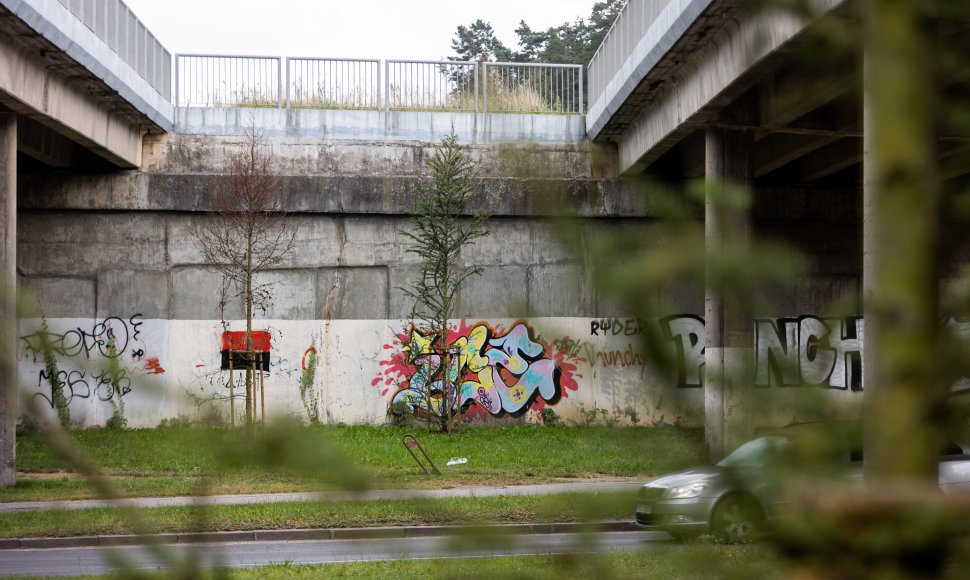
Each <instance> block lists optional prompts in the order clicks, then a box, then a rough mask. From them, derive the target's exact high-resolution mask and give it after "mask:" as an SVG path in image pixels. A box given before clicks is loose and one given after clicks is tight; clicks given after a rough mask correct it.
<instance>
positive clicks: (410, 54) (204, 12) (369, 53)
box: [124, 0, 596, 60]
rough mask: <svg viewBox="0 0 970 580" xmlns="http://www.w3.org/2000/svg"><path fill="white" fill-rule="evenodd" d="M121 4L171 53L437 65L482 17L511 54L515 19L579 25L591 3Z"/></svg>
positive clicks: (295, 0)
mask: <svg viewBox="0 0 970 580" xmlns="http://www.w3.org/2000/svg"><path fill="white" fill-rule="evenodd" d="M124 1H125V3H126V4H127V5H128V6H129V8H131V10H132V11H133V12H134V13H135V15H137V16H138V18H139V19H140V20H141V21H142V22H143V23H144V24H145V26H147V27H148V29H149V30H150V31H151V32H152V33H153V34H154V35H155V37H156V38H158V39H159V40H160V41H161V43H162V44H163V45H164V46H165V48H167V49H168V50H169V52H172V53H181V54H192V53H203V54H228V55H254V56H297V57H300V56H302V57H330V58H379V59H403V60H409V59H414V60H438V59H440V58H442V57H448V56H451V55H452V51H451V39H452V38H453V37H454V35H455V29H456V28H457V27H458V25H460V24H461V25H465V26H467V25H469V24H471V23H472V22H474V21H475V20H476V19H477V18H481V19H482V20H484V21H486V22H489V23H490V24H491V25H492V28H493V29H494V30H495V34H496V36H498V38H499V40H501V41H502V42H503V43H504V44H506V46H509V47H510V48H515V47H516V41H517V37H516V35H515V29H516V28H517V27H518V25H519V21H520V20H525V22H526V23H527V24H528V25H529V26H530V27H532V29H533V30H544V29H546V28H548V27H550V26H557V25H559V24H562V23H563V22H567V21H569V22H572V21H574V20H576V18H578V17H582V18H584V19H586V18H589V12H590V9H591V8H592V6H593V3H594V2H595V1H596V0H124Z"/></svg>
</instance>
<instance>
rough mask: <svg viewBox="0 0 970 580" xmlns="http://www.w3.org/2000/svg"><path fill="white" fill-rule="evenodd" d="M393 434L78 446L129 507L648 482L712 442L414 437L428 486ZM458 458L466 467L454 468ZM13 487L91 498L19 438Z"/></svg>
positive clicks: (147, 438)
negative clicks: (428, 460) (425, 457)
mask: <svg viewBox="0 0 970 580" xmlns="http://www.w3.org/2000/svg"><path fill="white" fill-rule="evenodd" d="M410 431H412V430H409V429H405V428H400V427H390V426H370V425H356V426H343V427H342V426H308V427H302V426H301V427H292V426H291V427H280V428H277V429H273V430H269V431H267V432H266V433H264V434H262V435H260V436H258V437H256V438H255V440H254V441H251V440H248V439H246V438H245V436H243V435H242V434H240V433H238V432H237V433H236V434H233V433H231V432H230V431H229V430H227V429H220V428H201V427H198V428H187V429H170V428H169V429H131V430H104V429H90V430H83V431H76V432H73V433H72V435H73V436H74V437H75V438H76V439H77V441H78V443H79V444H80V446H81V447H82V448H83V449H84V450H85V451H86V452H87V453H88V454H89V455H90V456H91V458H92V459H93V460H94V462H96V463H97V464H98V465H99V466H101V469H102V470H103V471H104V473H106V474H107V475H108V476H109V477H111V478H112V479H113V480H114V482H115V484H116V485H117V486H118V488H119V489H120V491H121V492H122V493H123V494H124V495H127V496H129V497H162V496H176V495H197V494H231V493H277V492H290V491H322V490H329V489H337V488H341V487H352V488H353V487H360V486H367V487H370V488H377V489H380V488H405V489H406V488H412V489H429V488H448V487H458V486H464V485H513V484H523V483H546V482H549V481H555V480H562V479H570V478H588V477H642V478H644V479H646V478H648V477H651V476H653V475H657V474H659V473H664V472H667V471H672V470H675V469H679V468H681V467H686V466H688V465H693V464H697V463H702V462H703V457H704V449H703V433H702V432H701V431H700V430H698V429H678V428H675V427H656V428H653V427H651V428H644V427H640V428H630V427H628V428H604V427H568V428H565V427H563V428H559V427H556V428H549V427H536V426H521V427H478V428H469V429H466V430H464V431H463V432H461V433H457V434H453V435H441V434H427V433H421V432H416V435H417V436H418V438H419V440H420V441H421V443H422V445H423V446H424V448H425V449H426V450H427V451H428V453H429V454H430V455H431V457H432V459H433V460H434V461H435V462H436V463H437V464H438V466H439V468H440V469H441V471H442V474H441V475H440V476H436V477H429V476H427V475H425V474H424V473H423V472H422V471H421V469H420V468H419V467H418V466H417V465H416V464H415V463H414V460H413V459H412V458H411V456H410V455H409V454H408V453H407V451H406V449H405V448H404V446H403V445H402V444H401V437H402V435H404V434H405V433H408V432H410ZM451 457H464V458H466V459H468V462H467V463H464V464H461V465H458V466H446V465H445V464H446V463H447V461H448V459H449V458H451ZM17 467H18V470H19V471H20V472H21V473H22V475H21V476H19V477H18V481H17V484H16V485H15V486H14V487H11V488H7V489H3V490H0V501H49V500H64V499H88V498H92V497H94V495H93V493H92V492H91V491H90V490H89V489H88V487H87V485H86V484H85V482H84V481H83V480H81V479H79V478H78V477H77V476H76V474H75V473H74V471H73V466H72V465H71V464H70V463H68V462H66V461H65V460H63V459H61V458H59V457H56V456H55V455H54V454H53V453H52V452H51V450H50V449H49V448H48V447H47V446H46V445H45V444H44V441H43V439H42V438H41V437H40V436H39V435H36V434H34V435H25V436H20V437H18V438H17Z"/></svg>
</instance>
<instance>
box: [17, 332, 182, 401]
mask: <svg viewBox="0 0 970 580" xmlns="http://www.w3.org/2000/svg"><path fill="white" fill-rule="evenodd" d="M140 319H141V314H135V315H134V316H131V317H130V318H128V319H127V320H125V319H123V318H121V317H118V316H110V317H107V318H104V319H101V320H97V321H95V322H94V323H93V324H91V325H90V326H87V325H82V326H76V327H74V328H71V329H68V330H66V331H64V332H54V331H51V330H49V329H48V328H47V327H46V325H45V326H43V327H42V328H41V329H39V330H36V331H34V332H32V333H30V334H26V335H24V336H21V337H20V353H19V360H25V359H27V358H28V357H29V359H30V360H31V362H33V363H34V364H39V365H41V366H42V367H43V368H41V369H39V370H38V371H37V391H38V392H37V393H35V394H34V397H35V398H36V399H40V400H42V401H44V402H45V403H46V404H47V405H48V406H49V407H50V408H51V409H54V408H56V407H57V406H58V405H61V406H69V405H70V404H71V402H72V401H74V400H75V399H79V400H83V399H92V398H93V399H94V400H98V401H110V400H112V398H113V397H114V395H115V394H117V395H118V396H121V397H124V396H125V395H127V394H129V393H130V392H131V390H132V379H133V378H134V377H136V376H137V375H144V374H149V375H155V374H162V373H164V372H165V369H164V368H162V366H161V364H160V363H159V360H158V357H150V356H147V354H146V353H147V347H146V345H145V343H144V342H143V341H142V339H141V336H140V334H141V331H140V329H139V327H140V326H141V325H142V321H141V320H140ZM45 344H46V345H47V348H49V349H50V351H51V354H52V355H53V356H54V357H55V359H56V361H57V362H56V364H55V367H54V369H55V370H53V371H52V370H50V369H49V368H48V367H47V365H46V360H45V352H44V348H45V347H44V345H45ZM110 359H114V360H116V361H117V362H118V363H119V366H118V367H117V368H115V370H114V371H111V370H109V369H104V368H91V367H89V366H86V365H88V364H89V363H97V362H98V361H99V360H110ZM65 365H67V366H68V367H74V368H67V369H65V368H61V367H63V366H65ZM52 375H56V376H52ZM55 379H56V380H55ZM55 385H56V386H55ZM57 387H59V388H60V389H61V395H63V396H62V397H58V396H56V394H55V392H54V390H55V388H57Z"/></svg>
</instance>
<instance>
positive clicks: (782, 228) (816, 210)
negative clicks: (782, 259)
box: [586, 0, 970, 450]
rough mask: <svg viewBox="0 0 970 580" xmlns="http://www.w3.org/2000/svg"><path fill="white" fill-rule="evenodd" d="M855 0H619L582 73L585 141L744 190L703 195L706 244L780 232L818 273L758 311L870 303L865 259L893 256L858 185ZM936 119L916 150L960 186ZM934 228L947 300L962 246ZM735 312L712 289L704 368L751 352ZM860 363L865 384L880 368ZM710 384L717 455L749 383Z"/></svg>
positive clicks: (622, 156) (861, 116)
mask: <svg viewBox="0 0 970 580" xmlns="http://www.w3.org/2000/svg"><path fill="white" fill-rule="evenodd" d="M853 4H854V3H852V2H844V1H842V0H817V1H814V2H810V3H807V5H808V6H810V7H811V8H813V9H814V10H815V12H814V14H811V15H809V14H801V15H800V14H797V13H795V12H791V11H789V12H783V11H779V10H772V9H771V8H770V7H769V8H752V7H751V6H750V5H747V6H746V5H745V3H743V2H738V1H735V0H629V2H627V4H626V6H625V7H624V9H623V11H622V12H621V13H620V15H619V17H618V19H617V21H616V23H615V24H614V26H613V28H612V30H611V31H610V33H609V34H608V36H607V37H606V39H605V40H604V42H603V44H602V45H601V46H600V48H599V50H598V52H597V53H596V55H595V56H594V57H593V59H592V61H591V62H590V65H589V68H588V77H589V110H588V114H587V119H586V127H587V132H588V136H589V138H590V140H591V141H592V142H593V143H596V144H599V145H600V146H603V147H606V148H609V149H611V150H613V151H614V152H615V156H616V159H617V167H618V170H619V172H620V173H623V174H626V175H637V176H642V175H646V176H649V177H651V178H653V179H656V180H658V181H660V182H666V183H673V184H683V183H685V182H688V181H690V180H696V179H701V180H707V181H708V182H715V183H723V182H727V183H734V184H738V185H742V186H744V187H746V188H748V189H749V190H751V191H752V192H753V193H754V201H753V206H752V208H751V210H750V211H748V212H730V211H724V210H718V209H717V208H716V206H715V205H714V204H712V203H710V202H709V203H708V204H707V206H706V215H705V225H706V235H707V244H708V246H709V247H711V248H716V247H719V246H721V245H723V244H725V243H731V242H738V241H742V240H749V239H754V238H757V239H776V240H782V241H784V242H786V243H788V244H790V245H792V246H794V247H796V248H798V249H799V250H801V251H802V252H804V253H805V254H806V255H807V256H809V258H810V259H811V262H812V266H813V276H812V281H811V282H808V283H802V284H798V285H796V286H795V287H793V288H790V289H789V292H784V291H783V292H780V293H779V296H778V299H777V300H778V303H777V304H776V305H774V306H769V307H768V308H769V310H771V309H772V308H776V309H777V311H776V312H764V313H757V314H756V315H757V316H786V315H784V314H782V313H783V312H785V311H786V310H787V311H788V312H790V313H794V312H798V313H799V314H800V315H804V314H809V313H811V312H820V311H824V310H826V309H829V308H831V307H832V305H833V304H838V303H841V304H854V305H856V308H857V310H856V312H858V313H860V314H861V302H862V297H863V295H865V296H867V297H869V299H870V300H871V299H872V297H873V296H874V295H877V294H878V293H879V289H878V288H877V287H876V284H877V283H876V282H874V278H875V277H874V275H873V274H874V272H875V271H876V267H877V266H876V265H875V264H877V262H878V263H881V264H885V263H887V261H889V260H896V259H898V258H899V256H888V255H886V254H885V252H883V251H882V250H881V248H882V247H884V246H885V241H886V240H887V239H890V238H892V236H893V234H892V233H886V234H884V236H888V237H883V238H881V240H882V242H880V241H879V238H878V237H877V236H878V235H879V234H876V233H873V232H876V231H877V228H878V227H879V226H874V225H873V224H874V223H875V219H876V218H875V215H876V214H875V213H874V211H873V209H872V208H873V207H874V206H875V205H876V202H875V201H874V200H875V199H876V198H875V197H873V196H872V195H871V193H866V190H867V189H868V188H869V187H870V184H872V183H873V182H874V181H875V179H874V178H873V177H872V175H871V174H867V171H869V169H868V168H867V164H866V162H865V160H866V159H867V155H868V153H869V151H870V148H871V147H872V146H873V142H872V141H871V139H873V137H872V135H873V134H874V132H875V131H874V129H873V127H874V125H872V115H871V114H870V113H869V111H867V110H866V105H865V104H864V98H863V95H864V92H865V91H864V79H863V76H864V75H863V66H862V61H863V59H864V58H868V57H870V56H871V55H869V54H866V55H865V56H864V52H865V50H866V48H864V44H863V42H862V41H861V37H862V23H861V22H859V21H858V17H857V13H856V12H853V8H854V7H853ZM855 8H857V6H856V7H855ZM833 21H834V22H833ZM833 26H835V27H836V28H833ZM839 27H841V28H839ZM834 30H839V31H840V33H842V34H845V35H847V36H843V37H842V39H843V41H845V42H846V46H842V47H837V48H833V43H832V38H833V31H834ZM855 31H858V32H855ZM940 58H942V57H940ZM873 66H875V65H873ZM870 72H871V71H870ZM867 80H871V79H867ZM938 90H939V91H940V93H941V94H943V95H944V98H950V97H952V98H954V99H961V97H957V96H955V95H958V94H960V92H961V91H962V90H963V89H962V85H961V80H960V79H945V80H944V81H942V83H941V86H940V87H939V88H938ZM926 106H927V107H929V106H930V105H928V104H927V105H926ZM937 123H939V126H938V127H937V128H936V131H937V134H936V142H935V143H926V144H925V145H924V147H925V148H926V149H930V148H935V151H936V153H937V156H938V163H939V167H940V171H941V173H942V177H943V179H944V180H946V181H947V183H948V184H949V186H953V185H955V184H957V185H958V184H965V183H966V176H967V174H968V173H970V159H968V158H967V156H966V152H967V143H968V136H967V135H966V134H964V133H961V132H960V131H958V130H955V129H954V128H953V127H951V126H949V125H948V124H947V123H946V122H945V121H940V120H939V119H937ZM867 139H870V140H869V141H867ZM870 191H871V190H870ZM864 197H866V198H867V201H866V202H865V203H864ZM911 217H914V216H911ZM863 223H866V224H868V225H867V227H865V228H864V227H863ZM934 223H935V224H936V225H935V226H934V227H935V228H939V229H940V230H942V231H943V236H941V238H942V241H941V245H942V246H944V247H945V250H944V251H943V254H944V257H943V259H942V262H941V265H942V269H943V271H942V273H941V275H942V276H943V280H942V281H941V283H940V288H941V291H942V298H943V301H944V302H945V301H946V300H947V299H948V298H952V297H953V296H954V294H953V288H954V286H955V284H956V279H957V278H959V274H958V271H959V268H960V265H961V264H966V263H967V260H968V258H970V253H968V251H967V244H966V241H965V240H963V239H962V236H959V235H957V236H954V235H953V231H952V230H953V227H952V224H948V223H946V220H944V221H943V223H939V222H938V221H934ZM958 227H959V226H958ZM924 259H925V257H924ZM863 272H866V273H867V274H866V275H865V276H864V275H863ZM737 308H738V307H737V305H736V303H735V304H734V305H732V301H731V300H730V297H725V296H722V295H720V294H718V293H717V292H716V291H714V289H711V288H708V289H707V291H706V297H705V311H704V316H705V320H706V321H707V325H706V341H707V342H706V351H705V356H704V358H705V367H706V372H707V376H708V377H712V376H716V374H717V373H719V372H720V371H721V370H722V369H729V368H736V367H737V365H738V364H739V363H738V361H737V360H736V358H732V357H733V355H732V352H737V351H738V349H739V348H747V347H748V345H750V344H751V341H752V337H751V334H752V332H756V333H757V325H755V327H754V328H752V325H751V323H750V317H749V316H739V315H738V311H737ZM962 310H963V309H962V308H960V310H959V311H957V312H952V313H951V314H956V315H964V314H965V312H962ZM787 316H791V314H789V315H787ZM868 324H869V321H868V319H867V327H868ZM796 334H797V333H796ZM864 335H865V331H864V327H863V326H861V322H860V327H859V329H858V333H857V334H853V336H854V337H856V338H858V339H859V340H860V342H861V341H862V339H863V336H864ZM792 336H795V335H792ZM756 341H757V339H756ZM779 352H780V351H779ZM839 356H842V355H841V354H840V355H839ZM806 361H807V359H805V358H803V359H801V361H800V362H798V363H797V364H796V366H798V365H804V364H805V363H806ZM857 362H858V364H859V371H860V374H861V377H860V379H861V381H860V388H863V387H865V386H866V385H869V384H870V383H871V382H872V381H873V380H875V377H874V369H875V368H878V367H873V366H872V362H871V361H861V360H860V361H857ZM867 377H868V378H867ZM718 383H719V381H714V380H712V381H710V382H709V383H708V385H707V386H706V391H707V401H706V405H707V413H706V415H705V420H706V427H707V436H708V444H709V448H710V449H714V450H716V449H721V448H728V449H729V448H732V447H734V446H736V445H737V444H738V443H739V442H740V441H742V440H743V439H744V438H745V437H746V436H747V434H749V433H750V432H751V425H750V423H746V421H750V416H751V413H732V409H737V408H738V407H745V406H749V407H750V405H751V400H750V399H746V398H745V395H744V392H745V389H744V388H743V386H742V385H733V384H732V383H731V379H730V378H726V379H724V381H721V382H720V384H718Z"/></svg>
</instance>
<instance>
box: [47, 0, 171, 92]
mask: <svg viewBox="0 0 970 580" xmlns="http://www.w3.org/2000/svg"><path fill="white" fill-rule="evenodd" d="M58 1H59V2H60V3H61V4H63V5H64V6H65V7H66V8H67V9H68V10H70V11H71V13H72V14H74V16H75V17H77V19H78V20H80V21H81V22H82V23H83V24H84V25H85V26H87V27H88V28H90V29H91V31H92V32H94V33H95V34H96V35H97V36H98V37H99V38H100V39H101V40H103V41H104V43H105V44H107V45H108V47H109V48H110V49H111V50H113V51H114V52H115V53H116V54H117V55H118V56H119V57H120V58H121V60H122V61H124V62H125V63H127V64H128V66H130V67H131V68H132V69H134V70H135V72H137V73H138V74H139V75H140V76H141V77H142V78H143V79H145V81H146V82H148V84H149V85H150V86H151V87H152V88H154V89H155V90H156V91H158V93H159V94H160V95H162V96H163V97H165V99H166V100H169V101H170V100H172V90H171V87H172V55H171V54H170V53H169V52H168V51H167V50H165V47H163V46H162V44H161V43H160V42H159V41H158V40H157V39H156V38H155V37H154V36H153V35H152V33H151V32H149V30H148V29H147V28H145V25H144V24H142V22H141V20H138V17H136V16H135V15H134V13H132V11H131V9H129V8H128V6H127V5H126V4H125V3H124V2H122V1H121V0H99V1H98V2H93V1H91V0H58Z"/></svg>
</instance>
